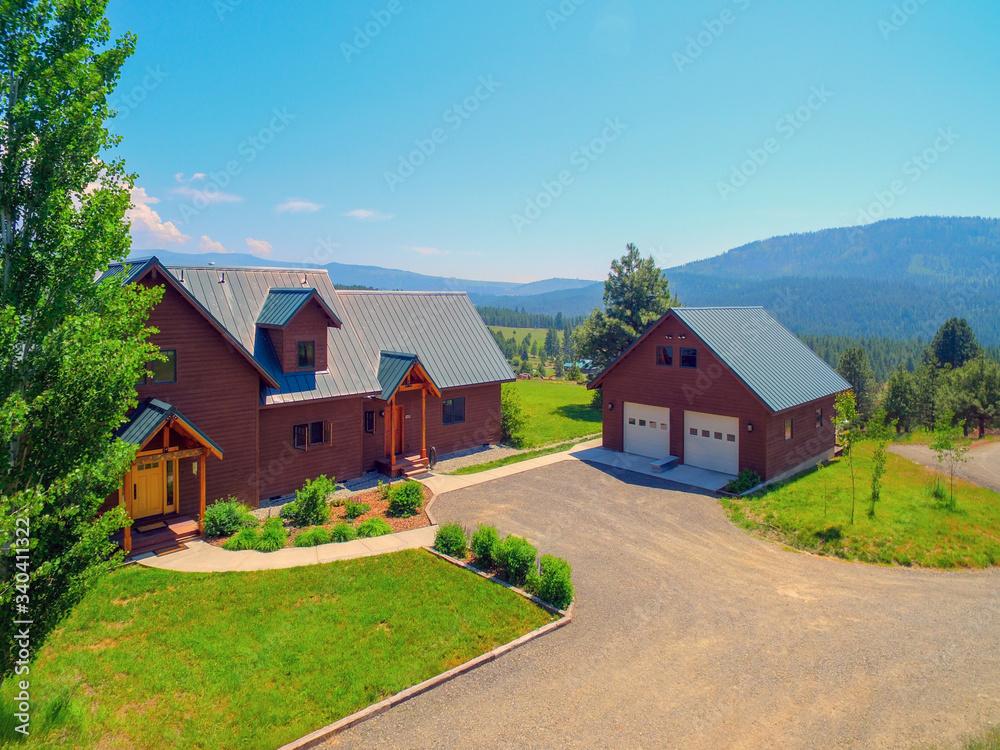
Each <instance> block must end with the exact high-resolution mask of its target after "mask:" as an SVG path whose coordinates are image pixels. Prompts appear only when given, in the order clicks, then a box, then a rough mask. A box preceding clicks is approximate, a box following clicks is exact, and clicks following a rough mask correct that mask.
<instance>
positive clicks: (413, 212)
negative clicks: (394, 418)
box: [109, 0, 1000, 281]
mask: <svg viewBox="0 0 1000 750" xmlns="http://www.w3.org/2000/svg"><path fill="white" fill-rule="evenodd" d="M109 16H110V18H111V22H112V25H113V28H114V29H115V31H116V32H118V33H122V32H124V31H126V30H131V31H134V32H135V33H136V34H137V35H138V49H137V51H136V54H135V55H134V56H133V58H131V59H130V60H129V62H128V63H127V65H126V67H125V69H124V71H123V75H122V79H121V84H120V86H119V89H118V91H117V92H116V95H115V97H114V101H115V104H116V105H117V108H118V109H119V111H120V114H119V116H118V117H117V118H116V120H115V123H114V126H113V129H114V130H116V131H117V132H119V133H120V134H121V135H123V136H124V142H123V144H122V145H121V147H120V148H119V151H120V152H121V154H122V155H123V156H124V157H125V159H126V163H127V164H128V166H129V168H130V169H131V170H133V171H135V172H137V173H138V175H139V177H138V181H137V188H136V191H135V192H134V197H133V202H134V209H133V211H132V212H131V216H132V218H133V235H134V240H135V242H134V247H135V248H137V249H152V248H167V249H170V250H174V251H181V252H199V251H201V250H205V249H213V250H219V249H225V250H227V251H229V252H254V253H256V254H258V255H261V256H267V257H270V258H275V259H282V260H289V261H310V260H312V261H318V262H323V263H326V262H331V261H338V262H344V263H365V264H372V265H381V266H386V267H394V268H403V269H407V270H414V271H420V272H423V273H429V274H434V275H448V276H459V277H465V278H480V279H504V280H525V281H527V280H533V279H539V278H545V277H550V276H564V277H579V278H594V279H597V278H603V277H604V276H605V274H606V273H607V268H608V264H609V261H610V259H611V258H612V257H616V256H617V255H620V254H621V251H622V250H623V248H624V245H625V244H626V243H627V242H635V243H637V244H638V245H639V247H640V249H641V250H643V251H644V252H646V253H652V254H653V255H654V257H655V258H656V259H657V261H658V262H659V263H660V265H661V266H663V267H669V266H673V265H677V264H680V263H684V262H687V261H690V260H696V259H699V258H703V257H708V256H711V255H717V254H719V253H721V252H724V251H726V250H728V249H730V248H732V247H736V246H738V245H741V244H743V243H746V242H750V241H753V240H757V239H763V238H766V237H770V236H774V235H782V234H789V233H792V232H802V231H810V230H815V229H822V228H827V227H834V226H848V225H853V224H858V223H864V222H867V221H871V220H874V219H877V218H885V217H903V216H916V215H923V214H934V215H982V216H997V215H998V214H1000V211H998V200H1000V180H998V179H997V168H998V166H1000V138H998V137H997V132H996V123H997V122H998V121H1000V97H998V96H997V94H998V82H1000V45H997V43H996V34H997V31H998V29H1000V6H998V5H997V4H996V3H987V2H977V1H973V0H970V1H969V2H963V3H945V2H944V0H923V1H922V2H921V0H906V1H905V2H880V1H878V0H866V1H865V2H861V1H860V0H841V1H840V2H837V3H802V2H790V1H782V0H772V2H763V0H716V1H714V2H687V3H669V4H668V3H664V2H662V0H661V2H652V0H650V1H648V2H640V1H639V0H633V1H632V2H627V1H626V0H611V2H605V1H603V0H564V2H562V3H560V2H558V1H557V0H551V1H549V2H545V1H542V2H527V3H499V2H497V3H483V4H478V3H477V4H470V3H458V2H453V1H452V0H445V1H444V2H435V3H427V2H417V1H416V0H372V1H366V2H355V1H343V0H338V1H337V2H323V3H319V2H305V3H289V2H270V3H265V2H259V1H257V0H215V1H214V2H213V0H200V1H194V0H191V1H187V0H175V1H174V2H170V3H139V2H136V1H135V0H131V1H129V2H125V1H123V0H112V2H111V4H110V7H109Z"/></svg>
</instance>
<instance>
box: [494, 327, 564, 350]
mask: <svg viewBox="0 0 1000 750" xmlns="http://www.w3.org/2000/svg"><path fill="white" fill-rule="evenodd" d="M489 328H490V330H491V331H500V332H501V333H502V334H503V337H504V338H505V339H509V338H510V337H511V336H513V337H514V340H515V341H517V344H518V346H520V345H521V342H522V341H524V337H525V336H527V335H528V334H529V333H530V334H531V340H532V341H537V342H538V345H539V346H541V345H542V344H544V343H545V336H546V334H548V332H549V329H548V328H505V327H504V326H490V327H489ZM558 333H559V343H560V344H562V337H563V332H562V331H558Z"/></svg>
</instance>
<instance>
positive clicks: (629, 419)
mask: <svg viewBox="0 0 1000 750" xmlns="http://www.w3.org/2000/svg"><path fill="white" fill-rule="evenodd" d="M628 423H629V424H631V425H634V424H635V417H629V418H628Z"/></svg>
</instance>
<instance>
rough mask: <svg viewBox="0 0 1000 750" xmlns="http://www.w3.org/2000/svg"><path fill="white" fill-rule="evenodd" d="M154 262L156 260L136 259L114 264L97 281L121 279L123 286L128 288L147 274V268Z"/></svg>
mask: <svg viewBox="0 0 1000 750" xmlns="http://www.w3.org/2000/svg"><path fill="white" fill-rule="evenodd" d="M154 260H156V259H155V258H135V259H132V260H128V261H126V262H125V263H118V262H116V263H112V264H111V265H110V266H108V269H107V270H106V271H105V272H104V273H102V274H101V275H100V276H99V277H98V278H97V281H98V283H100V282H102V281H107V280H108V279H113V278H120V279H121V283H122V286H127V285H129V284H131V283H133V282H134V281H135V280H136V279H138V278H139V277H140V276H142V274H143V272H145V270H146V268H147V267H148V266H149V264H150V263H152V262H153V261H154Z"/></svg>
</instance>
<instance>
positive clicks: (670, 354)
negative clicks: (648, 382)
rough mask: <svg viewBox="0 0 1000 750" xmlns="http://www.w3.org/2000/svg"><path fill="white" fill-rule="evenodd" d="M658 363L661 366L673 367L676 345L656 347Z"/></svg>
mask: <svg viewBox="0 0 1000 750" xmlns="http://www.w3.org/2000/svg"><path fill="white" fill-rule="evenodd" d="M656 364H658V365H659V366H660V367H673V366H674V347H672V346H658V347H656Z"/></svg>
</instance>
